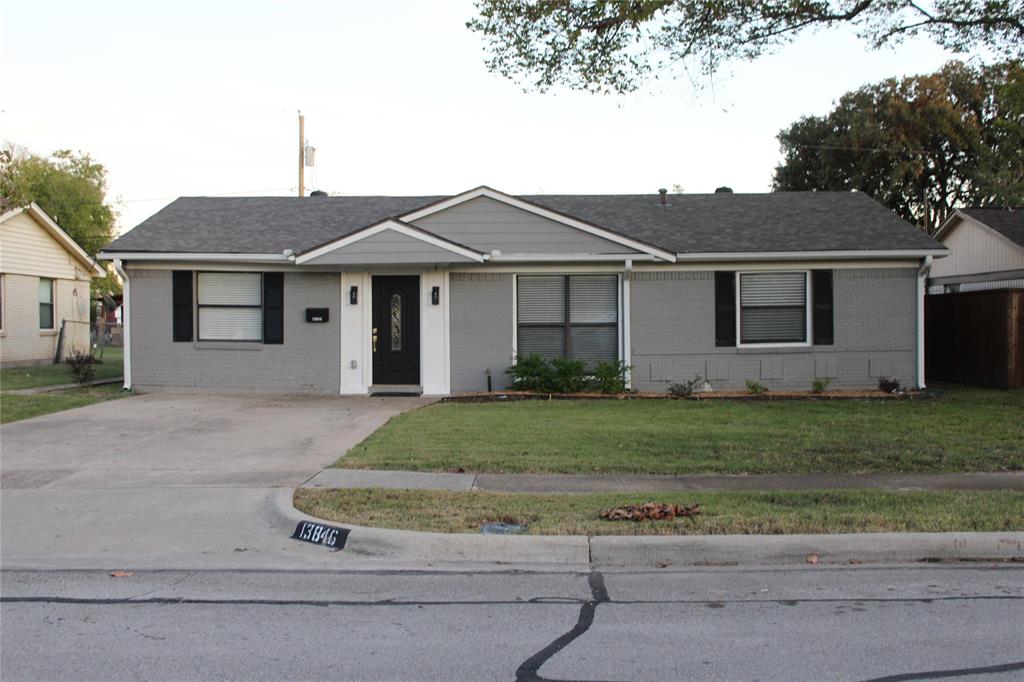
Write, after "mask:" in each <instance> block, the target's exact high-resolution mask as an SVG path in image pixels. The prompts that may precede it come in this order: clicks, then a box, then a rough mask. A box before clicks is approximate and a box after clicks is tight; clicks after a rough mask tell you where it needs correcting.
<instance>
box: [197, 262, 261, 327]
mask: <svg viewBox="0 0 1024 682" xmlns="http://www.w3.org/2000/svg"><path fill="white" fill-rule="evenodd" d="M196 300H197V303H198V308H199V340H200V341H262V340H263V276H262V275H261V274H260V273H258V272H200V273H198V274H197V275H196Z"/></svg>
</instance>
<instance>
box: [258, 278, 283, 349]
mask: <svg viewBox="0 0 1024 682" xmlns="http://www.w3.org/2000/svg"><path fill="white" fill-rule="evenodd" d="M263 343H275V344H280V343H284V273H282V272H265V273H263Z"/></svg>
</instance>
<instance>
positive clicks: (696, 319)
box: [630, 268, 917, 391]
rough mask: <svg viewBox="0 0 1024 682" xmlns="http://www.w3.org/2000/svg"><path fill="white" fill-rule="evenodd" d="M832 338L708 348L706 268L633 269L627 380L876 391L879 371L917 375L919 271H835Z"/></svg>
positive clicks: (640, 384)
mask: <svg viewBox="0 0 1024 682" xmlns="http://www.w3.org/2000/svg"><path fill="white" fill-rule="evenodd" d="M833 298H834V316H833V320H834V322H833V324H834V330H835V344H834V345H832V346H814V347H812V348H779V349H770V350H767V349H764V350H762V349H746V348H740V349H738V348H716V347H715V317H714V315H715V308H714V305H715V291H714V273H712V272H653V273H652V272H635V273H633V276H632V279H631V284H630V305H631V316H632V327H631V335H632V359H631V362H632V365H633V387H634V388H636V389H639V390H653V391H661V390H664V389H665V388H666V387H667V386H668V385H669V384H671V383H674V382H678V381H683V380H686V379H690V378H692V377H693V376H694V375H695V374H700V375H701V376H703V377H706V378H709V379H710V380H711V382H712V385H713V386H714V387H715V388H719V389H736V388H743V387H744V385H745V381H746V380H747V379H753V380H755V381H760V382H762V383H764V384H765V385H766V386H768V388H769V389H771V388H775V389H808V388H810V386H811V382H812V381H813V379H814V378H815V377H829V378H831V379H832V383H831V386H830V387H832V388H875V387H876V386H877V384H878V377H879V376H883V375H884V376H890V377H896V378H898V379H899V380H900V381H901V382H903V383H904V384H905V385H913V384H914V382H915V380H916V366H917V365H916V362H917V360H916V357H917V356H916V344H917V324H916V271H915V270H913V269H902V268H901V269H849V270H835V271H834V279H833Z"/></svg>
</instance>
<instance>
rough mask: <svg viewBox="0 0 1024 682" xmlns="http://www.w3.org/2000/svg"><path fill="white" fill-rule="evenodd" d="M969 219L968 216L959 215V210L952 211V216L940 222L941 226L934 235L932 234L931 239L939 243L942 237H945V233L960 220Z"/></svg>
mask: <svg viewBox="0 0 1024 682" xmlns="http://www.w3.org/2000/svg"><path fill="white" fill-rule="evenodd" d="M969 217H970V216H967V215H964V214H963V213H961V212H960V209H957V210H955V211H953V213H952V214H950V215H949V216H948V217H947V218H946V219H945V220H943V221H942V224H941V225H939V229H937V230H935V234H933V235H932V237H933V238H934V239H937V240H939V241H941V240H942V237H944V236H946V233H947V232H949V231H950V230H951V229H952V228H953V226H954V225H956V224H957V223H959V222H960V221H961V220H966V219H968V218H969Z"/></svg>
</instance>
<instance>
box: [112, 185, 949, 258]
mask: <svg viewBox="0 0 1024 682" xmlns="http://www.w3.org/2000/svg"><path fill="white" fill-rule="evenodd" d="M480 190H486V191H488V192H490V193H492V194H495V195H499V194H500V193H498V192H496V191H495V190H489V189H488V188H480ZM466 195H467V196H470V195H472V191H471V192H469V193H466ZM504 196H506V197H507V195H504ZM450 199H451V197H383V196H373V197H309V198H299V197H294V198H292V197H259V198H252V197H249V198H211V197H182V198H180V199H177V200H176V201H174V202H172V203H171V204H169V205H168V206H167V207H165V208H164V209H163V210H161V211H160V212H158V213H156V214H155V215H153V216H152V217H151V218H149V219H148V220H146V221H144V222H143V223H142V224H140V225H139V226H138V227H136V228H135V229H133V230H131V231H130V232H128V233H126V234H125V235H124V236H122V237H120V238H119V239H117V240H115V241H114V242H113V243H111V244H110V245H109V246H107V247H106V248H105V249H104V252H105V253H107V254H109V255H116V253H117V252H122V253H123V252H169V253H224V254H280V253H282V252H283V251H284V250H286V249H291V250H292V251H294V252H295V253H297V254H298V253H302V252H304V251H308V250H310V249H312V248H314V247H317V246H321V245H324V244H326V243H329V242H332V241H334V240H339V239H342V238H344V237H346V236H348V235H351V234H353V233H355V232H358V231H360V230H362V229H365V228H367V227H369V226H372V225H374V224H377V223H381V222H382V221H385V220H387V219H389V218H398V219H403V220H408V218H407V216H410V215H414V212H415V213H419V211H417V209H421V208H425V207H428V206H429V205H431V204H436V203H438V202H445V201H447V200H450ZM509 199H510V200H515V199H518V200H521V201H524V202H529V203H530V204H533V205H535V206H538V207H540V208H542V209H547V210H548V211H551V212H554V213H556V214H561V216H563V217H564V218H565V219H566V220H567V222H569V223H571V222H576V223H586V224H587V225H590V226H593V227H595V228H600V229H603V230H606V231H608V232H609V233H615V234H616V235H620V236H622V237H623V238H628V239H632V240H637V241H639V242H643V243H645V244H648V245H651V246H653V247H656V248H658V249H663V250H665V251H668V252H671V253H680V254H726V253H784V252H820V251H871V252H879V251H913V252H920V251H932V252H938V251H942V250H943V247H942V246H941V245H939V244H938V243H936V242H935V241H934V240H933V239H931V238H930V237H928V236H927V235H925V234H923V233H921V232H920V231H919V230H918V229H916V228H915V227H913V226H912V225H910V224H909V223H907V222H905V221H903V220H902V219H900V218H899V217H897V216H896V215H895V214H894V213H892V212H891V211H889V210H888V209H886V208H885V207H884V206H882V205H881V204H879V203H877V202H875V201H874V200H872V199H871V198H869V197H867V196H866V195H864V194H861V193H854V192H778V193H771V194H674V195H669V196H668V197H667V204H666V205H662V204H661V201H660V197H659V196H658V195H657V194H642V195H536V196H521V197H509ZM556 218H557V216H556ZM409 222H415V220H414V219H413V220H410V221H409ZM613 236H614V235H613Z"/></svg>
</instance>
